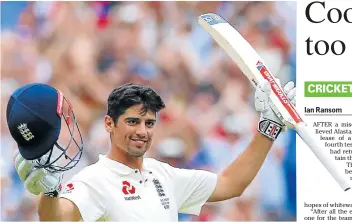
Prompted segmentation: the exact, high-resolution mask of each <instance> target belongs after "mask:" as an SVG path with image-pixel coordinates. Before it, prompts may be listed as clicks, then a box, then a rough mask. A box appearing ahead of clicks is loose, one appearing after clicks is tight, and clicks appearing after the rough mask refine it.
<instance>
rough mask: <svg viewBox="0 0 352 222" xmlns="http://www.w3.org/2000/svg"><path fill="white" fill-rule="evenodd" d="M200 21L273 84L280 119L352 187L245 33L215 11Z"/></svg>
mask: <svg viewBox="0 0 352 222" xmlns="http://www.w3.org/2000/svg"><path fill="white" fill-rule="evenodd" d="M198 23H199V24H200V25H201V26H202V27H203V28H204V29H205V30H206V31H207V32H208V33H209V34H210V35H211V36H212V38H213V39H214V40H215V41H216V42H217V43H218V44H219V45H220V46H221V47H222V48H223V49H224V50H225V51H226V53H227V54H228V55H229V56H230V57H231V59H232V60H233V61H234V62H235V63H236V64H237V66H238V67H239V68H240V69H241V71H242V72H243V74H244V75H246V77H247V78H248V79H249V81H250V82H251V83H252V84H253V85H254V86H257V85H259V86H260V87H263V85H264V83H265V81H268V82H269V83H270V86H271V89H272V90H271V93H270V96H269V97H270V106H271V108H272V109H273V111H274V112H275V114H276V115H277V116H278V117H279V119H280V120H281V121H282V122H283V123H284V124H285V125H286V126H288V127H290V128H292V129H295V130H296V132H297V133H298V135H299V136H300V137H301V138H302V140H303V141H304V142H305V143H306V144H307V145H308V146H309V147H310V149H311V150H312V152H313V153H314V154H315V155H316V157H317V158H318V159H319V160H320V162H321V163H322V164H323V165H324V166H325V168H326V169H327V170H328V171H329V173H330V174H331V175H332V176H333V178H334V179H335V180H336V181H337V183H338V184H339V185H340V186H341V187H342V188H343V189H344V190H348V189H349V188H350V186H349V184H348V182H347V180H346V179H344V177H343V175H342V174H341V173H339V171H338V170H337V169H336V167H335V165H334V162H333V161H332V159H331V158H330V156H328V154H327V153H325V152H324V150H323V149H321V147H320V146H319V144H318V142H317V141H316V140H315V138H314V136H313V135H312V133H311V132H310V131H309V130H308V128H307V127H306V124H305V123H304V121H303V120H302V118H301V117H300V115H299V114H298V113H297V111H296V109H295V108H294V106H293V105H292V104H291V102H290V100H289V99H288V98H287V96H286V95H285V93H284V91H283V89H282V87H281V85H280V84H278V83H277V81H276V80H275V77H274V76H273V75H272V74H271V72H270V70H269V69H268V68H267V66H266V64H265V62H264V61H263V59H262V58H261V57H260V56H259V55H258V54H257V52H256V51H255V50H254V49H253V47H252V46H251V45H250V44H249V43H248V42H247V40H245V39H244V38H243V36H242V35H241V34H240V33H239V32H238V31H237V30H236V29H235V28H234V27H232V26H231V25H230V24H229V23H228V22H227V21H226V20H224V19H223V18H222V17H220V16H219V15H217V14H214V13H207V14H203V15H201V16H199V17H198Z"/></svg>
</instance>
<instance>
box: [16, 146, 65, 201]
mask: <svg viewBox="0 0 352 222" xmlns="http://www.w3.org/2000/svg"><path fill="white" fill-rule="evenodd" d="M14 161H15V167H16V171H17V173H18V175H19V177H20V178H21V180H22V181H23V182H24V186H25V187H26V189H27V190H28V191H29V192H30V193H32V194H34V195H39V194H40V193H43V194H44V195H46V196H50V197H57V196H58V194H59V192H60V190H61V179H62V173H50V172H48V171H47V170H45V169H44V168H36V167H35V160H26V159H24V158H23V157H22V155H21V154H20V153H19V151H18V150H16V152H15V155H14Z"/></svg>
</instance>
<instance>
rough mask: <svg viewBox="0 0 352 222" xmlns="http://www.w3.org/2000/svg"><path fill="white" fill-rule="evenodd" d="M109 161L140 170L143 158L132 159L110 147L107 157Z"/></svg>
mask: <svg viewBox="0 0 352 222" xmlns="http://www.w3.org/2000/svg"><path fill="white" fill-rule="evenodd" d="M107 157H108V158H109V159H111V160H115V161H117V162H119V163H122V164H124V165H126V166H128V167H130V168H132V169H139V170H142V165H143V157H132V156H130V155H129V154H128V153H126V152H125V151H123V150H122V149H120V148H117V147H112V148H111V149H110V151H109V153H108V155H107Z"/></svg>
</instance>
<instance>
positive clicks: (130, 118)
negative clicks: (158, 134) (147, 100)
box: [105, 105, 156, 157]
mask: <svg viewBox="0 0 352 222" xmlns="http://www.w3.org/2000/svg"><path fill="white" fill-rule="evenodd" d="M142 108H143V106H142V105H135V106H132V107H130V108H129V109H127V110H126V112H125V113H124V114H123V115H121V116H120V117H119V119H118V121H117V123H116V125H114V124H113V123H112V127H111V139H112V144H113V145H114V146H115V147H118V148H120V149H123V150H124V151H125V152H126V153H128V154H129V155H130V156H133V157H141V156H143V155H144V153H145V152H146V151H147V150H148V149H149V147H150V145H151V143H152V138H153V131H154V125H155V121H156V119H155V113H153V112H152V111H148V112H147V113H145V115H142V114H141V109H142ZM105 121H106V120H105Z"/></svg>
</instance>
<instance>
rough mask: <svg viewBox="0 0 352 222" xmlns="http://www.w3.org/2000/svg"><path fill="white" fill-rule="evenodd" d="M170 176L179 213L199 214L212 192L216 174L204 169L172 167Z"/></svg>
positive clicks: (215, 182)
mask: <svg viewBox="0 0 352 222" xmlns="http://www.w3.org/2000/svg"><path fill="white" fill-rule="evenodd" d="M172 178H173V182H174V190H175V196H176V201H177V205H178V209H179V210H178V211H179V213H186V214H194V215H199V213H200V211H201V209H202V206H203V205H204V204H205V202H206V201H207V200H208V199H209V197H210V196H211V194H212V193H213V192H214V190H215V187H216V184H217V180H218V178H217V175H216V174H215V173H211V172H208V171H205V170H189V169H180V168H174V167H172Z"/></svg>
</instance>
